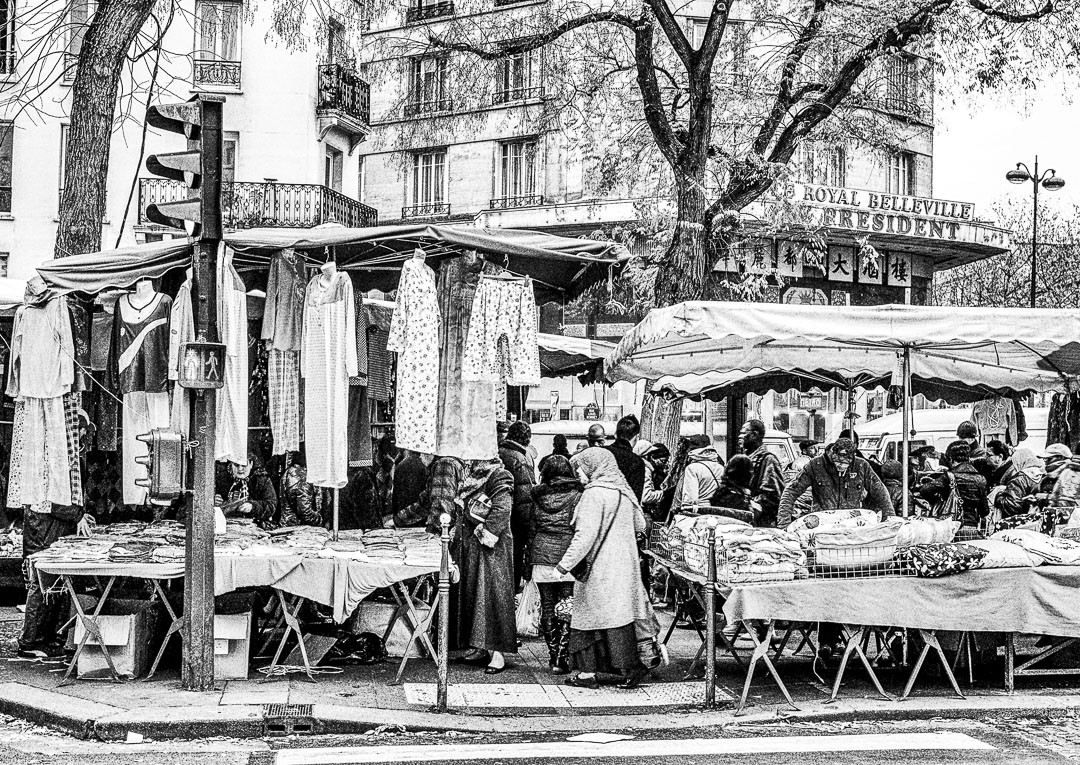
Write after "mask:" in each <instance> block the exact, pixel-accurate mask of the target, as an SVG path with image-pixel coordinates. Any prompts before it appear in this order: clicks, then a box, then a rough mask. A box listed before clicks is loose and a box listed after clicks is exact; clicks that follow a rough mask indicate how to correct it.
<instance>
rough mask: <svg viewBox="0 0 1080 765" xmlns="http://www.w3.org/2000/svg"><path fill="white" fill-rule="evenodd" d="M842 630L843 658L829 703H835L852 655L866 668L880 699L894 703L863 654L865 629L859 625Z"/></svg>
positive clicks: (845, 626) (894, 699) (892, 697)
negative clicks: (843, 636) (843, 642)
mask: <svg viewBox="0 0 1080 765" xmlns="http://www.w3.org/2000/svg"><path fill="white" fill-rule="evenodd" d="M843 629H844V633H845V646H844V656H843V658H841V659H840V668H839V669H838V670H837V671H836V680H835V681H834V682H833V688H832V695H831V696H830V697H829V701H830V702H832V701H836V697H837V696H838V695H839V693H840V683H841V682H842V681H843V679H844V672H845V670H847V664H848V660H849V659H850V658H851V654H852V653H855V654H857V655H858V657H859V660H860V661H862V663H863V666H864V667H866V672H867V674H869V675H870V680H871V681H872V682H873V683H874V687H875V688H877V692H878V693H879V694H881V697H882V698H884V699H887V700H888V701H896V698H895V697H894V696H892V695H890V694H888V693H886V692H885V689H884V688H882V687H881V681H880V680H878V676H877V673H876V672H874V665H873V664H871V663H870V660H869V659H868V658H866V654H865V653H864V652H863V649H862V641H863V639H864V638H865V637H866V627H865V626H863V625H859V627H858V628H855V627H853V626H851V625H847V624H845V625H843Z"/></svg>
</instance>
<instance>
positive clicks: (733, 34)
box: [701, 21, 750, 88]
mask: <svg viewBox="0 0 1080 765" xmlns="http://www.w3.org/2000/svg"><path fill="white" fill-rule="evenodd" d="M701 32H702V35H704V33H705V30H704V29H702V30H701ZM749 46H750V30H749V28H748V26H747V24H745V23H744V22H742V21H729V22H728V24H727V29H726V30H725V31H724V39H723V40H722V41H721V43H720V51H719V58H720V60H721V61H722V62H723V70H722V71H723V81H725V82H726V83H727V84H728V85H730V86H731V87H733V88H745V87H746V86H747V85H749V83H750V67H749V64H748V62H747V57H746V54H747V49H748V48H749Z"/></svg>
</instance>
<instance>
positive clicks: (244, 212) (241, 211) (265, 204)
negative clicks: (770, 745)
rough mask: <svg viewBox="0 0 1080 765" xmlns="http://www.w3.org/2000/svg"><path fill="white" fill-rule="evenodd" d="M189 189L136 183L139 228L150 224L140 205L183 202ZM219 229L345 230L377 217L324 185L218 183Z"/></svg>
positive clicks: (372, 223)
mask: <svg viewBox="0 0 1080 765" xmlns="http://www.w3.org/2000/svg"><path fill="white" fill-rule="evenodd" d="M190 193H191V192H190V189H189V188H188V187H187V186H186V185H185V184H184V183H181V182H179V181H171V180H168V179H165V178H140V179H139V224H140V225H142V226H147V225H151V224H150V222H149V221H148V220H147V219H146V206H147V205H151V204H161V203H163V202H178V201H180V200H183V199H187V198H188V196H189V194H190ZM221 218H222V223H223V225H224V226H225V228H230V229H241V228H256V227H267V228H311V227H313V226H319V225H321V224H323V223H340V224H341V225H343V226H346V227H348V228H362V227H365V226H377V225H379V214H378V212H377V211H376V210H375V209H374V208H372V207H368V206H367V205H365V204H363V203H361V202H357V201H356V200H355V199H350V198H349V197H347V196H345V195H344V194H342V193H340V192H338V191H334V190H333V189H331V188H327V187H326V186H320V185H317V184H313V183H278V182H277V181H265V182H262V183H258V182H250V181H235V182H229V183H222V184H221Z"/></svg>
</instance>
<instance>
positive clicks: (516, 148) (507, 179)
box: [491, 141, 544, 209]
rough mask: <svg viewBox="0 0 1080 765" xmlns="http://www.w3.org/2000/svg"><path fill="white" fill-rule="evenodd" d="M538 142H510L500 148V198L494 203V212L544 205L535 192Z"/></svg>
mask: <svg viewBox="0 0 1080 765" xmlns="http://www.w3.org/2000/svg"><path fill="white" fill-rule="evenodd" d="M536 150H537V144H536V141H508V142H506V143H503V144H500V146H499V173H498V178H497V179H496V184H497V185H496V188H497V189H498V191H499V196H497V197H496V198H495V199H492V200H491V206H492V207H493V208H495V209H505V208H508V207H527V206H529V205H539V204H543V203H544V198H543V196H542V195H540V194H537V193H536Z"/></svg>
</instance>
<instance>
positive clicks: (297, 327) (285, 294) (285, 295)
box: [261, 248, 306, 454]
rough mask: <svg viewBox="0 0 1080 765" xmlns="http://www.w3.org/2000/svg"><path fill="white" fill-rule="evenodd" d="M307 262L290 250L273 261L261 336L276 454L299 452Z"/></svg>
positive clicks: (286, 250)
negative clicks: (266, 351) (264, 343)
mask: <svg viewBox="0 0 1080 765" xmlns="http://www.w3.org/2000/svg"><path fill="white" fill-rule="evenodd" d="M305 286H306V285H305V282H304V260H303V258H302V257H300V256H299V255H297V253H296V250H293V249H291V248H288V249H284V250H280V251H278V252H276V253H275V254H274V257H273V258H272V259H271V260H270V276H269V278H268V280H267V283H266V310H265V311H264V313H263V320H262V321H263V323H262V334H261V337H262V339H263V340H265V341H267V343H268V345H269V349H270V355H269V357H268V359H267V378H268V380H269V391H268V394H269V399H270V407H269V408H270V432H271V433H272V434H273V436H274V445H273V453H274V454H284V453H285V452H295V451H299V450H300V346H301V345H302V343H303V320H304V290H305Z"/></svg>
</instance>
